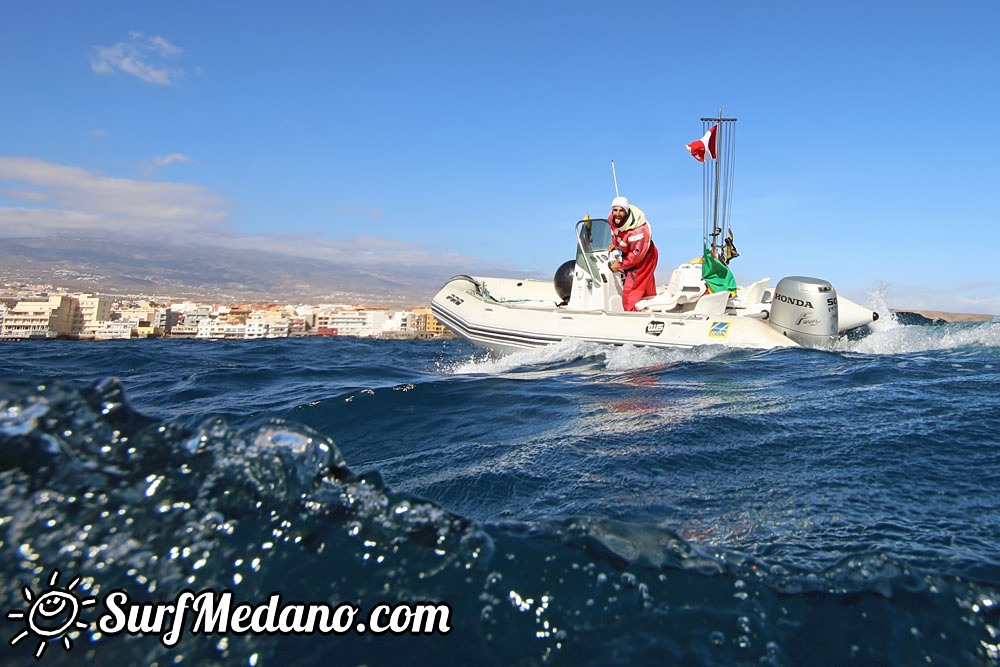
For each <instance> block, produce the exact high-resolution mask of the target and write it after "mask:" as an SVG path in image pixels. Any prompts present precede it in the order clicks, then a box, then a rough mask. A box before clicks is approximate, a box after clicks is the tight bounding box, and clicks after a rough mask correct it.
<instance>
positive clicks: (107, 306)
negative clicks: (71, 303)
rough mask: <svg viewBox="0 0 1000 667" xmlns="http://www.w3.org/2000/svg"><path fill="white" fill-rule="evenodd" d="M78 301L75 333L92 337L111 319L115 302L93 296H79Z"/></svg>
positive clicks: (110, 299)
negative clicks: (112, 306)
mask: <svg viewBox="0 0 1000 667" xmlns="http://www.w3.org/2000/svg"><path fill="white" fill-rule="evenodd" d="M76 300H77V302H78V303H79V308H78V309H77V313H76V318H75V320H76V321H75V322H74V323H73V329H74V332H75V333H79V334H81V335H83V336H92V335H93V334H94V332H95V331H97V329H99V328H101V327H102V326H103V325H104V323H105V322H106V321H108V320H110V319H111V305H112V304H113V303H114V300H113V299H112V298H111V297H107V296H95V295H93V294H78V295H76Z"/></svg>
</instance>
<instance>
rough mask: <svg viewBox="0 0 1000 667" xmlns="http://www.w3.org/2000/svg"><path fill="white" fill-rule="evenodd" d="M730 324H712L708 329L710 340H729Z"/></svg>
mask: <svg viewBox="0 0 1000 667" xmlns="http://www.w3.org/2000/svg"><path fill="white" fill-rule="evenodd" d="M729 325H730V322H712V326H710V327H709V328H708V337H709V338H727V337H728V336H729Z"/></svg>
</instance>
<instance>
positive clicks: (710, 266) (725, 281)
mask: <svg viewBox="0 0 1000 667" xmlns="http://www.w3.org/2000/svg"><path fill="white" fill-rule="evenodd" d="M701 279H702V280H704V281H705V284H706V285H707V286H708V291H709V292H712V293H715V292H726V291H728V292H732V293H735V292H736V279H735V278H733V272H732V271H730V270H729V267H728V266H726V265H725V264H723V263H722V262H720V261H719V260H718V259H717V258H716V256H715V255H713V254H712V250H711V249H710V248H709V247H708V246H707V245H706V246H705V255H704V259H703V260H702V262H701Z"/></svg>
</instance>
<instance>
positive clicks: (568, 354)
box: [450, 340, 604, 375]
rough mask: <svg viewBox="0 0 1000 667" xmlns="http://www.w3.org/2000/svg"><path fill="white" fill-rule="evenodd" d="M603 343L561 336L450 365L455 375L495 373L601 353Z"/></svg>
mask: <svg viewBox="0 0 1000 667" xmlns="http://www.w3.org/2000/svg"><path fill="white" fill-rule="evenodd" d="M603 352H604V347H603V346H602V345H598V344H597V343H587V342H584V341H581V340H564V341H562V342H560V343H557V344H555V345H547V346H545V347H536V348H531V349H528V350H521V351H519V352H514V353H512V354H507V355H503V356H496V355H492V354H485V353H484V354H483V355H481V356H477V357H475V358H473V359H469V360H467V361H464V362H461V363H458V364H456V365H455V366H453V367H452V368H451V369H450V372H451V373H453V374H455V375H466V374H477V373H485V374H488V375H496V374H499V373H507V372H510V371H515V370H518V369H521V368H525V367H529V366H536V365H539V364H545V365H548V364H558V363H562V362H566V361H575V360H577V359H584V358H586V357H591V356H597V355H601V354H602V353H603Z"/></svg>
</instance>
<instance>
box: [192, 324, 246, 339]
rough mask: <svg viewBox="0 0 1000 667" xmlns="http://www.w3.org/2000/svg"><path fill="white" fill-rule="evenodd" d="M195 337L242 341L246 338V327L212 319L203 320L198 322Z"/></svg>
mask: <svg viewBox="0 0 1000 667" xmlns="http://www.w3.org/2000/svg"><path fill="white" fill-rule="evenodd" d="M196 337H197V338H225V339H230V340H232V339H239V340H242V339H244V338H246V337H247V327H246V325H245V324H230V323H228V322H222V321H219V320H214V319H204V320H201V321H200V322H198V333H197V335H196Z"/></svg>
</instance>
